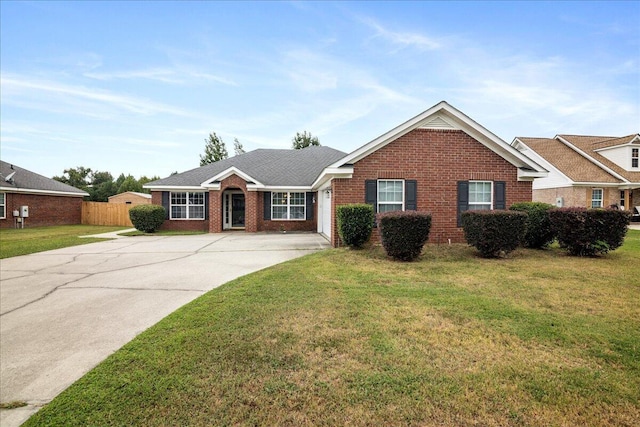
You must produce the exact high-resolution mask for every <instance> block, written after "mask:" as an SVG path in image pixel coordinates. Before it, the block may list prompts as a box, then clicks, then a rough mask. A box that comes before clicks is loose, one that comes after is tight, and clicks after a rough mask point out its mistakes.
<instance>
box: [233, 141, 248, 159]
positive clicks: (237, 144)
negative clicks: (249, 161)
mask: <svg viewBox="0 0 640 427" xmlns="http://www.w3.org/2000/svg"><path fill="white" fill-rule="evenodd" d="M233 151H235V153H236V156H237V155H239V154H244V153H246V151H244V147H243V146H242V143H241V142H240V141H238V138H233Z"/></svg>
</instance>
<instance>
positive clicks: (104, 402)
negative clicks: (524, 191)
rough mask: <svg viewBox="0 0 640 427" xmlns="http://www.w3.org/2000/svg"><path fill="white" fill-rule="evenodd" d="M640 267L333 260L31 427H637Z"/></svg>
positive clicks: (166, 326)
mask: <svg viewBox="0 0 640 427" xmlns="http://www.w3.org/2000/svg"><path fill="white" fill-rule="evenodd" d="M639 259H640V231H630V232H629V234H628V236H627V240H626V243H625V245H624V246H623V247H622V248H620V249H619V250H617V251H615V252H613V253H611V254H609V255H607V256H605V257H602V258H574V257H569V256H566V255H565V254H564V252H562V251H561V250H560V249H559V248H552V249H550V250H547V251H534V250H524V249H519V250H517V251H515V252H514V253H512V255H511V256H510V257H509V258H508V259H503V260H487V259H482V258H479V257H477V256H476V252H475V250H474V249H472V248H470V247H467V246H464V245H452V246H446V245H444V246H435V245H430V246H428V247H427V248H426V249H425V251H424V253H423V255H422V257H421V258H420V260H419V261H417V262H414V263H398V262H393V261H390V260H388V259H387V258H386V257H385V255H384V253H383V252H382V250H381V249H380V248H373V249H370V250H364V251H352V250H347V249H334V250H328V251H324V252H321V253H317V254H313V255H310V256H306V257H304V258H300V259H297V260H294V261H290V262H287V263H284V264H280V265H277V266H275V267H272V268H269V269H266V270H263V271H260V272H257V273H254V274H251V275H248V276H245V277H243V278H240V279H238V280H235V281H233V282H230V283H228V284H226V285H224V286H222V287H220V288H218V289H215V290H213V291H211V292H209V293H207V294H206V295H204V296H203V297H201V298H199V299H197V300H195V301H194V302H192V303H191V304H189V305H187V306H185V307H183V308H181V309H180V310H178V311H176V312H175V313H173V314H172V315H170V316H168V317H167V318H165V319H164V320H163V321H161V322H160V323H159V324H157V325H156V326H154V327H152V328H151V329H149V330H147V331H146V332H144V333H142V334H141V335H139V336H138V337H137V338H136V339H134V340H133V341H132V342H130V343H129V344H127V345H126V346H124V347H123V348H122V349H121V350H120V351H118V352H116V353H115V354H113V355H112V356H110V357H109V358H108V359H107V360H106V361H104V362H103V363H102V364H100V365H99V366H98V367H96V368H95V369H94V370H92V371H91V372H89V373H88V374H87V375H86V376H85V377H83V378H82V379H81V380H79V381H78V382H77V383H75V384H74V385H72V386H71V387H70V388H69V389H67V390H66V391H64V392H63V393H62V394H61V395H59V396H58V397H57V398H56V399H54V400H53V401H52V402H51V403H50V404H49V405H47V406H45V407H44V408H43V409H41V410H40V411H39V412H38V413H36V414H35V415H34V416H33V417H32V418H31V419H30V420H29V421H27V423H26V424H24V425H25V426H44V425H65V426H71V425H145V426H170V425H202V426H207V425H221V426H228V425H285V426H286V425H290V426H294V425H295V426H305V425H307V426H317V425H320V426H322V425H327V426H328V425H332V426H343V425H352V426H377V425H399V426H405V425H420V426H442V425H453V426H471V425H482V426H511V425H513V426H516V425H530V426H531V425H533V426H569V425H583V426H635V425H638V423H639V422H640V304H638V301H640V281H639V280H638V277H640V262H638V260H639Z"/></svg>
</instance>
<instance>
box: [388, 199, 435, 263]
mask: <svg viewBox="0 0 640 427" xmlns="http://www.w3.org/2000/svg"><path fill="white" fill-rule="evenodd" d="M378 225H379V227H380V240H381V241H382V246H383V247H384V250H385V251H386V252H387V255H389V256H390V257H392V258H394V259H397V260H400V261H413V260H414V259H416V258H418V256H420V253H421V252H422V247H423V246H424V244H425V243H426V242H427V239H428V238H429V231H431V214H428V213H424V212H416V211H404V212H403V211H394V212H387V213H383V214H380V215H378Z"/></svg>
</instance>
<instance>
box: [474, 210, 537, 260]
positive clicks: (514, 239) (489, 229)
mask: <svg viewBox="0 0 640 427" xmlns="http://www.w3.org/2000/svg"><path fill="white" fill-rule="evenodd" d="M526 221H527V214H526V213H524V212H518V211H506V210H494V211H465V212H462V228H463V229H464V237H465V239H466V240H467V243H469V245H471V246H473V247H475V248H476V249H477V250H479V251H480V254H481V255H482V256H483V257H485V258H497V257H504V256H505V255H507V254H508V253H509V252H511V251H513V250H514V249H516V248H517V247H518V246H519V245H520V243H521V241H522V238H523V237H524V233H525V229H526Z"/></svg>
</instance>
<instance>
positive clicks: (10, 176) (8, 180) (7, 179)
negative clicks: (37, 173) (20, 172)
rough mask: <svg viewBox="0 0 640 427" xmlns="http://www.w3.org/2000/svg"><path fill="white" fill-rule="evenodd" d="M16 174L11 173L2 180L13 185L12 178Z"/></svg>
mask: <svg viewBox="0 0 640 427" xmlns="http://www.w3.org/2000/svg"><path fill="white" fill-rule="evenodd" d="M15 174H16V172H15V171H14V172H11V173H10V174H9V175H7V177H6V178H5V179H4V180H5V181H6V182H8V183H9V184H13V176H14V175H15Z"/></svg>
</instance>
